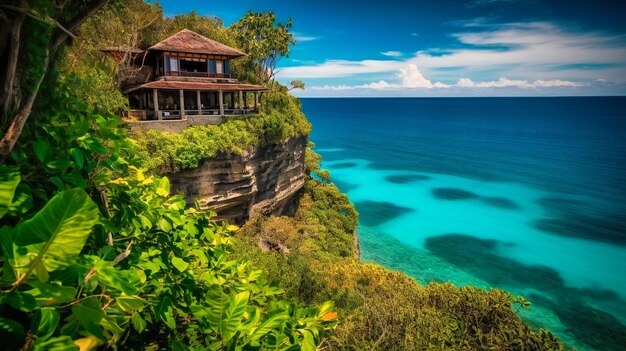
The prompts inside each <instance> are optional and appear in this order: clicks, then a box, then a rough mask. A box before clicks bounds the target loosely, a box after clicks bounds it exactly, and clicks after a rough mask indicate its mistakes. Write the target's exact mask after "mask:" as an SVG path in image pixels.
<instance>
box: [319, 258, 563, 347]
mask: <svg viewBox="0 0 626 351" xmlns="http://www.w3.org/2000/svg"><path fill="white" fill-rule="evenodd" d="M325 277H326V281H327V284H328V285H327V286H328V287H329V288H330V294H332V295H334V296H341V297H342V298H341V299H340V300H338V301H337V304H338V307H340V309H339V314H340V316H341V317H342V320H343V323H342V324H341V325H340V327H339V328H338V329H337V333H336V334H335V335H334V337H333V338H332V339H331V340H330V343H331V344H333V345H335V347H337V348H338V349H349V350H363V349H377V350H442V349H446V350H562V348H563V347H562V345H561V344H560V342H559V341H558V340H557V339H556V337H555V336H553V335H552V334H551V333H549V332H546V331H544V330H539V331H534V330H532V329H531V328H530V327H529V326H528V325H527V324H525V323H524V322H523V321H522V320H521V319H520V318H519V317H518V316H517V315H516V314H515V312H514V311H513V309H512V305H513V304H517V299H515V298H513V297H512V296H511V295H510V294H508V293H506V292H503V291H500V290H497V289H492V290H489V291H484V290H481V289H478V288H474V287H461V288H458V287H455V286H454V285H452V284H438V283H431V284H430V285H428V286H426V287H424V286H420V285H419V284H417V283H416V282H415V281H414V280H413V279H411V278H409V277H407V276H405V275H404V274H401V273H396V272H390V271H387V270H385V269H384V268H382V267H380V266H377V265H374V264H363V263H358V262H351V263H347V264H345V263H344V264H337V265H334V266H333V267H330V268H329V269H328V273H327V274H326V275H325Z"/></svg>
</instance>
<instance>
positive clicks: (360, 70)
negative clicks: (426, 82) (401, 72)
mask: <svg viewBox="0 0 626 351" xmlns="http://www.w3.org/2000/svg"><path fill="white" fill-rule="evenodd" d="M405 65H406V63H404V62H402V61H395V60H363V61H348V60H328V61H326V62H324V63H321V64H316V65H303V66H294V67H284V68H281V70H280V72H279V74H278V76H279V78H281V79H283V78H285V79H286V78H298V79H303V78H338V77H352V76H355V75H358V74H367V73H383V72H393V71H397V70H398V69H400V68H402V67H403V66H405Z"/></svg>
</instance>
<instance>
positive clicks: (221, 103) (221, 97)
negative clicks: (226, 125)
mask: <svg viewBox="0 0 626 351" xmlns="http://www.w3.org/2000/svg"><path fill="white" fill-rule="evenodd" d="M217 104H218V105H219V107H220V115H221V116H223V115H224V92H223V91H221V90H218V91H217Z"/></svg>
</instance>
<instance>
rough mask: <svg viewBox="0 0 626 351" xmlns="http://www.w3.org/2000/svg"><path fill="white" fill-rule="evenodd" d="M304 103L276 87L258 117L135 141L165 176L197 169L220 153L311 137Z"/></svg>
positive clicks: (148, 134)
mask: <svg viewBox="0 0 626 351" xmlns="http://www.w3.org/2000/svg"><path fill="white" fill-rule="evenodd" d="M300 107H301V105H300V101H299V100H298V99H297V98H295V97H293V96H290V95H288V94H287V92H286V88H284V87H281V86H278V85H276V86H275V87H274V90H273V91H271V92H268V93H266V94H265V95H264V97H263V102H262V105H261V111H260V113H259V114H258V115H252V116H246V117H229V118H228V119H227V120H226V121H225V122H224V123H222V124H219V125H209V126H192V127H189V128H187V129H185V130H184V131H183V132H182V133H180V134H173V133H166V132H160V131H156V130H149V131H137V132H135V133H134V135H133V138H134V139H135V140H137V145H138V146H139V147H140V148H141V149H142V153H143V155H144V158H145V159H146V160H147V167H148V168H149V169H150V170H154V171H158V172H159V173H161V174H166V173H173V172H177V171H180V170H184V169H194V168H197V167H198V166H199V164H200V161H201V160H202V159H205V158H210V157H214V156H215V155H216V154H217V153H219V152H227V153H235V154H239V155H241V154H242V153H243V152H244V151H245V150H248V149H250V148H252V147H255V146H263V145H266V144H272V143H280V142H283V141H285V140H286V139H288V138H290V137H293V136H296V135H308V134H309V133H310V132H311V125H310V124H309V122H308V121H307V119H306V117H305V116H304V114H303V113H302V111H301V110H300Z"/></svg>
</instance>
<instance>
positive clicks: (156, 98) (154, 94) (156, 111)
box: [152, 89, 163, 119]
mask: <svg viewBox="0 0 626 351" xmlns="http://www.w3.org/2000/svg"><path fill="white" fill-rule="evenodd" d="M152 104H153V105H154V117H156V118H157V119H163V116H161V114H160V113H159V96H158V92H157V90H156V89H152Z"/></svg>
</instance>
